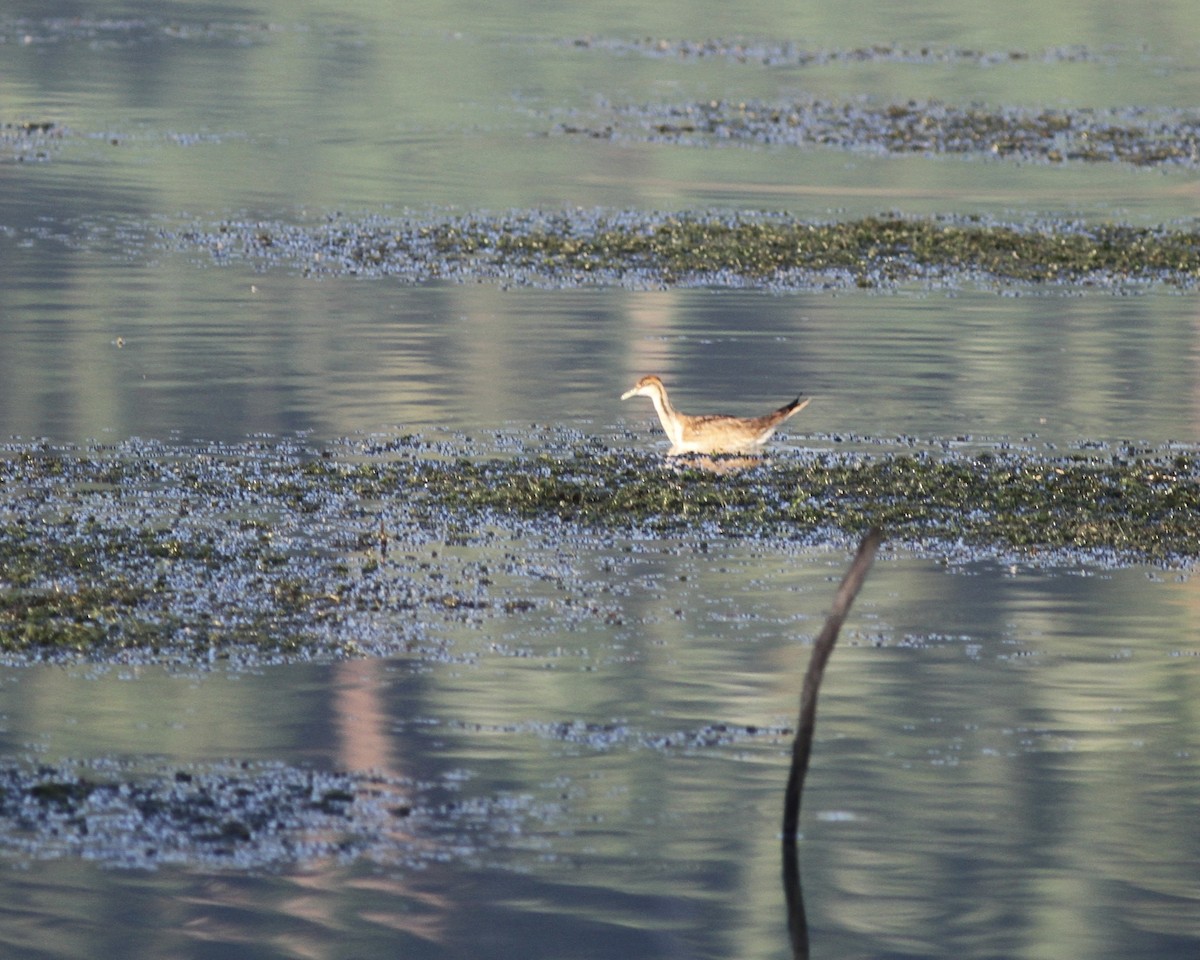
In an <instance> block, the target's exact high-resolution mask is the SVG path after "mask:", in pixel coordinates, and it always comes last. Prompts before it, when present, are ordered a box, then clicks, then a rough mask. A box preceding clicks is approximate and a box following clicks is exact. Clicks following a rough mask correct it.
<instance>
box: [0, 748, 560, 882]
mask: <svg viewBox="0 0 1200 960" xmlns="http://www.w3.org/2000/svg"><path fill="white" fill-rule="evenodd" d="M460 789H461V785H460V784H459V783H457V782H451V781H447V782H442V783H414V782H412V781H409V780H406V779H399V778H396V777H391V776H385V775H382V774H377V773H358V772H356V773H332V772H323V771H316V770H312V769H304V768H299V767H294V766H289V765H286V764H283V763H237V764H230V763H226V764H214V765H203V766H199V765H196V766H187V767H181V768H167V769H150V770H143V769H140V768H139V767H138V766H137V765H135V764H133V763H130V762H120V761H115V760H104V759H100V760H92V761H81V762H64V763H61V764H56V765H54V766H45V765H43V766H38V767H37V768H35V769H29V768H28V767H25V766H21V765H18V764H13V763H8V764H5V765H4V766H0V853H3V854H4V855H6V856H8V857H13V858H26V859H45V858H58V857H62V856H68V855H69V856H82V857H84V858H86V859H89V860H94V861H98V862H100V863H103V864H105V865H106V866H110V867H119V868H136V869H155V868H157V867H161V866H166V865H169V864H187V865H190V866H197V865H202V866H204V867H205V868H207V869H226V868H227V869H236V870H261V869H266V868H279V867H286V866H295V865H311V864H313V863H315V862H319V861H328V860H343V861H344V860H351V859H355V858H364V859H368V860H373V861H375V862H378V863H386V864H388V865H406V866H421V865H423V864H427V863H430V862H435V861H436V862H444V861H445V860H447V859H448V858H450V857H452V856H464V857H465V856H477V855H478V854H479V850H480V848H481V847H484V846H486V845H487V844H488V838H489V837H491V836H495V835H502V834H504V833H505V832H507V831H513V830H519V829H522V828H523V827H524V824H525V821H526V820H536V821H537V823H538V824H539V825H544V824H545V823H546V822H547V821H551V820H552V819H553V818H554V816H555V814H556V812H557V811H558V810H559V808H560V807H561V806H562V801H561V799H559V800H558V801H556V802H555V803H544V802H538V801H535V800H534V799H532V798H530V797H528V796H520V797H511V796H499V797H492V798H486V797H485V798H468V797H463V796H462V795H461V793H460ZM472 838H473V839H472Z"/></svg>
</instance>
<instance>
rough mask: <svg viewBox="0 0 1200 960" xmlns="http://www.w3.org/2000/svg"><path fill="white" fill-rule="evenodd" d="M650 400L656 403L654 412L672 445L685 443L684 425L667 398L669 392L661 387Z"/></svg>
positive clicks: (652, 394)
mask: <svg viewBox="0 0 1200 960" xmlns="http://www.w3.org/2000/svg"><path fill="white" fill-rule="evenodd" d="M650 400H651V401H652V402H653V403H654V412H655V413H657V414H658V420H659V422H660V423H661V424H662V426H663V431H664V432H665V433H666V435H667V438H668V439H669V440H670V441H671V442H672V443H676V444H677V443H681V442H683V424H682V423H681V422H680V420H679V414H678V413H676V412H675V408H674V407H673V406H671V401H670V400H669V399H668V398H667V391H665V390H663V389H662V388H661V387H659V388H658V389H656V390H655V391H654V392H653V393H651V394H650Z"/></svg>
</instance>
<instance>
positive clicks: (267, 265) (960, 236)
mask: <svg viewBox="0 0 1200 960" xmlns="http://www.w3.org/2000/svg"><path fill="white" fill-rule="evenodd" d="M157 242H159V243H161V244H163V245H165V246H168V247H170V248H172V249H176V250H184V251H189V250H200V251H203V252H204V253H206V254H207V255H208V257H210V258H211V261H212V262H216V263H231V262H246V261H248V262H250V263H252V264H254V265H255V266H256V267H257V268H259V269H262V270H267V269H272V268H283V269H290V270H296V271H299V272H301V273H303V274H305V275H309V276H314V277H320V276H347V275H349V276H367V277H384V276H386V277H398V278H401V279H404V280H407V281H410V282H413V283H417V282H424V281H431V280H451V281H457V282H469V281H480V280H486V281H492V282H497V283H503V284H514V285H516V284H519V285H533V286H548V287H560V288H561V287H576V286H593V285H598V286H624V287H632V288H648V287H650V288H656V287H669V286H681V287H694V286H717V287H734V288H738V287H757V288H766V289H775V290H814V289H817V290H824V289H830V288H839V287H841V288H846V287H861V288H875V289H885V290H886V289H894V288H897V287H899V286H901V285H925V286H927V287H929V286H935V287H951V288H953V287H956V286H962V285H983V286H994V285H996V284H1002V285H1010V286H1014V287H1016V288H1021V287H1026V288H1028V287H1031V286H1035V285H1044V284H1056V285H1072V286H1081V287H1086V288H1089V289H1104V290H1129V289H1131V288H1136V287H1138V286H1144V285H1146V284H1155V285H1158V284H1163V285H1167V286H1171V287H1180V288H1185V289H1191V288H1193V287H1194V286H1195V285H1196V283H1197V281H1198V280H1200V232H1197V231H1196V230H1194V229H1186V228H1177V229H1171V228H1167V227H1155V228H1142V227H1132V226H1126V225H1121V224H1099V225H1088V224H1083V223H1078V222H1065V221H1050V222H1038V223H1030V224H1011V223H1001V222H997V221H994V220H990V219H986V218H982V217H934V218H911V217H901V216H897V215H892V216H878V217H868V218H865V219H862V220H854V221H844V222H834V223H822V222H815V223H814V222H808V221H803V220H798V219H795V218H792V217H788V216H786V215H782V214H769V213H757V214H756V213H739V214H717V213H709V214H705V213H680V214H663V213H639V212H634V211H626V212H615V213H613V212H604V211H564V212H557V213H554V212H542V211H525V212H514V213H510V214H505V215H486V214H480V215H476V216H463V217H445V218H440V219H433V220H425V221H414V220H403V219H399V220H398V219H389V218H381V217H367V218H362V219H348V218H341V217H337V218H330V219H328V220H325V221H323V222H320V223H317V224H309V225H301V224H290V223H284V222H253V223H249V222H241V221H227V222H224V223H219V224H216V225H203V224H196V225H193V226H190V227H184V228H181V229H178V230H161V231H159V233H158V237H157Z"/></svg>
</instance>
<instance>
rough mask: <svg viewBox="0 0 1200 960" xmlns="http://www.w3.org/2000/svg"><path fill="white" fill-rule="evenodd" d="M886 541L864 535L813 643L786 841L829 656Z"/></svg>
mask: <svg viewBox="0 0 1200 960" xmlns="http://www.w3.org/2000/svg"><path fill="white" fill-rule="evenodd" d="M882 540H883V535H882V534H881V533H880V532H879V530H871V531H870V532H869V533H868V534H867V535H866V536H865V537H863V539H862V542H861V543H860V544H859V545H858V553H857V554H856V555H855V557H854V562H853V563H851V564H850V570H849V571H848V572H847V573H846V576H845V579H843V580H842V585H841V586H840V587H838V591H837V594H836V595H835V596H834V598H833V609H832V610H831V611H830V613H829V617H828V618H827V619H826V620H825V626H824V627H823V628H822V630H821V635H820V636H819V637H817V642H816V643H815V644H814V645H813V652H812V657H811V658H810V659H809V661H808V671H807V672H806V673H805V674H804V687H803V689H802V690H801V692H800V719H799V721H798V722H797V724H796V739H795V740H794V741H793V742H792V769H791V772H790V773H789V774H788V783H787V791H786V793H785V794H784V799H783V842H784V843H785V844H788V843H795V842H796V828H797V825H798V824H799V821H800V794H801V792H802V791H803V789H804V776H805V774H806V773H808V758H809V755H810V754H811V753H812V740H813V731H814V730H815V728H816V725H817V693H818V692H819V691H820V689H821V678H822V677H823V676H824V675H825V664H826V663H828V662H829V655H830V654H831V653H833V646H834V644H835V643H837V638H838V631H839V630H841V629H842V622H843V621H844V620H845V619H846V615H847V614H848V613H849V612H850V606H851V605H852V604H853V603H854V598H855V597H857V596H858V591H859V590H860V589H861V588H862V585H863V581H864V580H866V578H867V571H868V570H870V569H871V563H872V561H874V559H875V554H876V552H878V550H879V544H880V543H881V542H882Z"/></svg>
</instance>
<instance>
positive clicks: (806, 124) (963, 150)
mask: <svg viewBox="0 0 1200 960" xmlns="http://www.w3.org/2000/svg"><path fill="white" fill-rule="evenodd" d="M557 130H558V132H559V133H561V134H568V135H584V136H590V137H601V138H604V139H621V140H648V141H653V142H664V143H682V144H687V145H692V146H705V145H710V144H716V143H751V144H763V145H770V146H791V147H798V146H813V145H816V146H824V147H836V148H839V149H843V150H860V151H870V152H877V153H893V154H896V153H920V154H931V155H934V154H958V155H979V156H993V157H1004V158H1012V159H1017V160H1022V161H1025V162H1041V163H1064V162H1069V161H1082V162H1087V163H1129V164H1133V165H1134V166H1139V167H1149V166H1162V165H1173V166H1183V167H1188V168H1194V167H1195V166H1196V165H1197V164H1200V114H1197V113H1194V112H1184V111H1179V110H1167V109H1158V110H1149V109H1143V108H1127V109H1122V110H1091V109H1034V110H1031V109H1023V108H1004V107H984V106H969V107H959V106H954V105H952V104H947V103H941V102H939V101H917V100H907V101H904V102H900V103H887V104H878V103H875V102H873V101H869V100H854V101H844V102H837V101H823V100H811V101H807V102H801V101H788V102H779V103H772V102H764V101H737V102H733V101H725V100H710V101H707V102H703V103H688V104H682V105H647V106H620V107H615V108H614V109H613V111H612V113H611V114H610V115H605V116H604V118H603V119H602V120H601V121H599V122H597V123H594V124H588V123H582V124H581V123H577V122H565V123H561V124H560V125H559V126H558V128H557Z"/></svg>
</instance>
